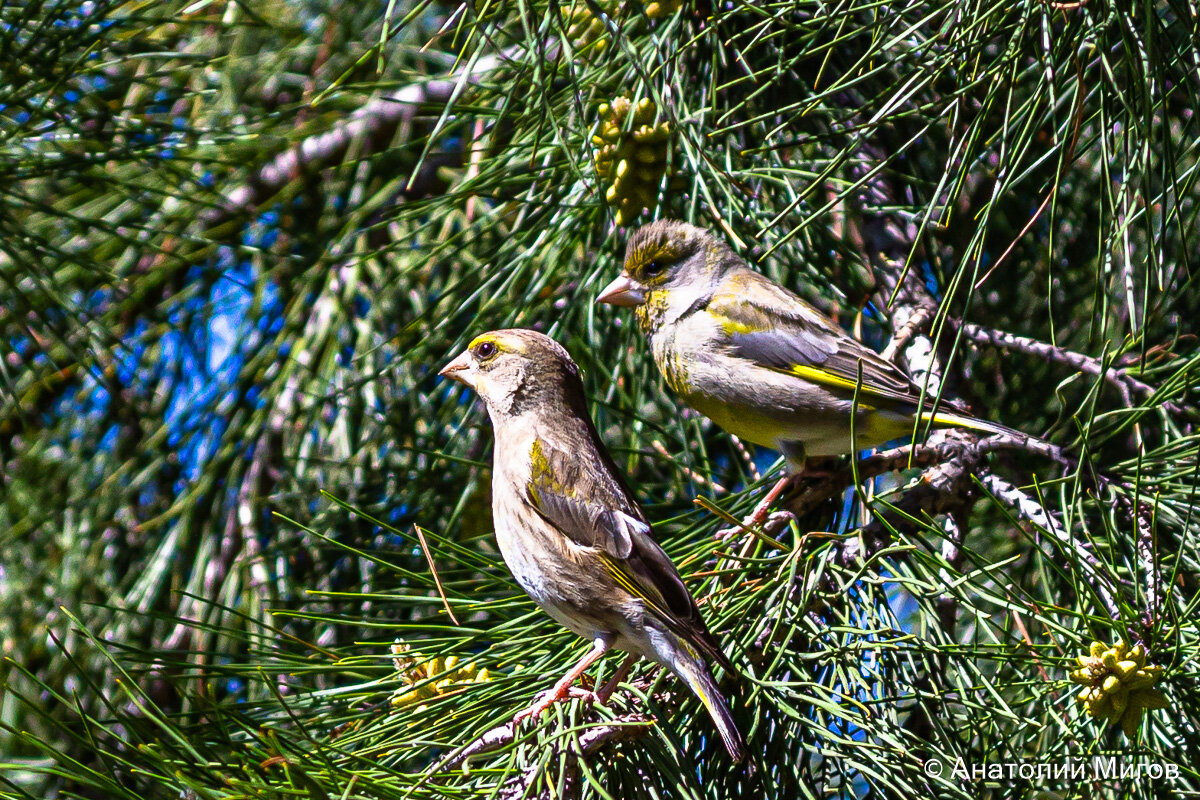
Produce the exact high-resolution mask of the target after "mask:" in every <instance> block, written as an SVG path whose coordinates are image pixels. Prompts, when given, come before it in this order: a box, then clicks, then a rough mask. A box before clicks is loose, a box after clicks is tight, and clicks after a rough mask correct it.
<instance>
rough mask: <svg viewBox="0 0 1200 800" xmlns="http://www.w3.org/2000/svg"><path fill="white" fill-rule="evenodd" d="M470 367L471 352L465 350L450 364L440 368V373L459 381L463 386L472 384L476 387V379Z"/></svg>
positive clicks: (471, 385)
mask: <svg viewBox="0 0 1200 800" xmlns="http://www.w3.org/2000/svg"><path fill="white" fill-rule="evenodd" d="M470 368H471V359H470V353H468V352H467V351H465V350H464V351H463V352H462V353H461V354H459V356H458V358H456V359H454V360H453V361H451V362H450V363H449V364H447V365H446V366H444V367H442V368H441V369H440V370H438V375H441V376H442V377H445V378H449V379H450V380H452V381H458V382H459V383H461V384H462V385H463V386H470V387H471V388H472V389H474V388H475V381H474V380H472V378H473V377H474V375H473V373H472V372H471V371H470Z"/></svg>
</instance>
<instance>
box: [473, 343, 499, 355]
mask: <svg viewBox="0 0 1200 800" xmlns="http://www.w3.org/2000/svg"><path fill="white" fill-rule="evenodd" d="M475 355H476V357H477V358H491V357H492V356H494V355H496V345H494V344H492V343H491V342H480V343H479V344H478V345H476V346H475Z"/></svg>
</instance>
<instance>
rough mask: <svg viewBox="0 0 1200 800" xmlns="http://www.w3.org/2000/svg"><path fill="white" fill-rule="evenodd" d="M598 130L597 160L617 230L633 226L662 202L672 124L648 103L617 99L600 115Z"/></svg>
mask: <svg viewBox="0 0 1200 800" xmlns="http://www.w3.org/2000/svg"><path fill="white" fill-rule="evenodd" d="M598 113H599V117H600V119H599V130H598V131H597V133H596V135H595V136H593V137H592V144H593V145H595V149H593V150H592V156H593V158H594V159H595V163H596V176H597V177H598V178H599V179H600V185H601V188H602V189H603V191H604V199H605V202H607V203H608V204H609V205H610V206H611V207H613V209H615V212H616V220H617V224H618V225H628V224H629V223H631V222H632V221H633V220H634V219H636V218H637V217H638V215H639V214H641V213H642V211H644V210H645V209H648V208H654V206H655V205H656V204H657V202H658V186H659V183H660V182H661V181H662V177H663V175H664V174H666V171H667V145H668V144H669V142H670V140H671V123H669V122H667V121H658V119H657V117H658V107H657V106H656V105H655V104H654V101H653V100H650V99H649V98H643V99H641V100H639V101H637V102H636V103H634V102H633V101H632V100H630V99H629V98H628V97H617V98H615V99H614V100H613V101H612V102H611V103H602V104H601V105H600V108H599V110H598Z"/></svg>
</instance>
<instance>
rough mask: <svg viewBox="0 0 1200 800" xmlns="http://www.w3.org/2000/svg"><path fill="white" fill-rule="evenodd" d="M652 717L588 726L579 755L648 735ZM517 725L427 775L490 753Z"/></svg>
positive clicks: (495, 731)
mask: <svg viewBox="0 0 1200 800" xmlns="http://www.w3.org/2000/svg"><path fill="white" fill-rule="evenodd" d="M648 721H649V720H648V718H647V717H646V716H645V715H643V714H637V713H631V714H622V715H621V716H619V717H617V718H616V719H615V720H614V721H613V722H611V723H606V724H604V725H596V726H595V727H591V728H588V729H587V730H586V731H584V733H583V734H581V735H580V736H579V739H578V750H577V752H576V753H575V755H585V756H586V755H591V754H592V753H594V752H595V751H596V750H599V749H600V748H601V747H603V746H604V745H606V744H610V743H613V742H619V741H625V740H627V739H636V738H640V737H642V736H645V735H646V732H647V730H648V729H649V726H648V724H646V723H648ZM517 728H518V725H517V723H515V722H513V721H512V720H509V721H508V722H505V723H504V724H503V725H498V726H496V727H495V728H492V729H491V730H489V731H487V732H485V733H484V734H482V735H481V736H479V737H478V738H477V739H475V740H474V741H472V742H470V743H469V744H467V745H464V746H463V747H460V748H459V749H458V750H455V751H454V752H452V753H450V754H449V755H447V756H445V757H444V758H442V760H440V761H438V762H437V763H436V764H434V765H433V767H431V768H430V770H429V772H427V773H426V777H427V778H428V777H430V776H433V775H436V774H437V773H439V772H441V771H442V770H446V769H452V768H454V767H456V766H458V765H459V764H462V763H464V762H466V761H468V760H469V759H472V758H474V757H475V756H480V755H483V754H484V753H490V752H493V751H494V750H499V749H500V748H501V747H505V746H507V745H510V744H512V743H513V742H514V741H516V738H517Z"/></svg>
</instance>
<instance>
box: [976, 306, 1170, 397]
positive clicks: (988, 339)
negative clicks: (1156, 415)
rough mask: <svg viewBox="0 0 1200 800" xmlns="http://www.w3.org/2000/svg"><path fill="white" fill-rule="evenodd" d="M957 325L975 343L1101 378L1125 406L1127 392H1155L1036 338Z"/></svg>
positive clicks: (1116, 371) (1120, 372)
mask: <svg viewBox="0 0 1200 800" xmlns="http://www.w3.org/2000/svg"><path fill="white" fill-rule="evenodd" d="M957 324H958V325H959V327H960V329H961V330H962V333H963V336H965V337H966V338H968V339H970V340H971V341H972V342H975V343H977V344H987V345H992V346H993V347H999V348H1000V349H1002V350H1016V351H1017V352H1019V353H1025V354H1026V355H1031V356H1037V357H1038V358H1044V359H1046V360H1047V361H1053V362H1055V363H1058V364H1064V365H1066V366H1069V367H1071V368H1072V369H1077V370H1079V371H1080V372H1083V373H1086V374H1088V375H1094V376H1096V377H1099V378H1103V379H1104V380H1105V381H1107V382H1108V383H1111V384H1112V385H1113V386H1115V387H1116V388H1117V390H1118V391H1119V392H1120V393H1121V396H1122V397H1123V398H1124V399H1125V402H1126V404H1127V405H1130V406H1132V405H1133V401H1132V398H1131V396H1130V391H1131V390H1132V391H1134V392H1137V393H1138V394H1140V395H1143V396H1145V397H1152V396H1153V395H1154V393H1155V392H1157V391H1158V390H1157V389H1155V388H1154V387H1153V386H1151V385H1150V384H1148V383H1143V382H1142V381H1140V380H1138V379H1137V378H1135V377H1133V376H1132V375H1130V374H1129V373H1128V372H1127V371H1126V370H1124V369H1122V368H1119V367H1112V366H1107V367H1106V366H1105V365H1104V363H1103V362H1102V361H1100V359H1098V358H1093V357H1092V356H1086V355H1084V354H1083V353H1076V352H1074V351H1072V350H1066V349H1064V348H1062V347H1059V346H1057V345H1053V344H1050V343H1048V342H1039V341H1038V340H1036V339H1030V338H1028V337H1025V336H1018V335H1016V334H1014V333H1007V332H1005V331H998V330H993V329H990V328H984V327H982V326H980V325H976V324H974V323H972V322H961V321H960V322H958V323H957ZM1163 407H1164V408H1168V409H1169V410H1171V411H1173V412H1175V413H1178V412H1179V410H1180V409H1179V408H1178V407H1177V406H1176V405H1175V404H1174V403H1163Z"/></svg>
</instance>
